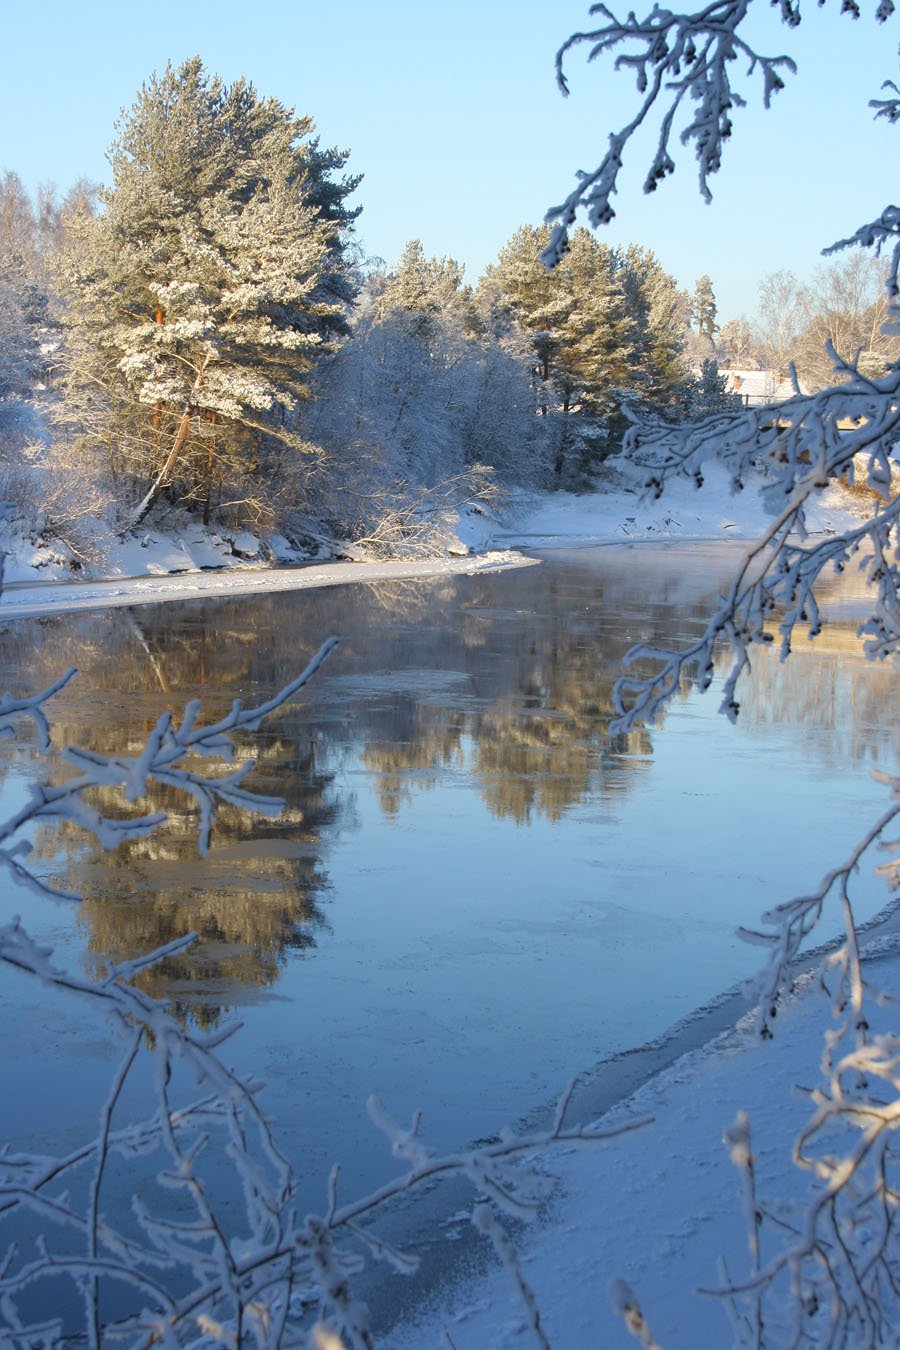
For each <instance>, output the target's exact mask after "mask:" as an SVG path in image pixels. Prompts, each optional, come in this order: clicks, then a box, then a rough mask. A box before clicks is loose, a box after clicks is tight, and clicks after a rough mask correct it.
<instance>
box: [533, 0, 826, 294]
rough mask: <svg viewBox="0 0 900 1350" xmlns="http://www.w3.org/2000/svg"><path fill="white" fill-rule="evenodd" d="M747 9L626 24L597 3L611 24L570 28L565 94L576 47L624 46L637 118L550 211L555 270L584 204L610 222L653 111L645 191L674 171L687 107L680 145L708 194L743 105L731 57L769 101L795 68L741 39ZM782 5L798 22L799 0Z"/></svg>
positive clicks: (664, 13) (661, 15)
mask: <svg viewBox="0 0 900 1350" xmlns="http://www.w3.org/2000/svg"><path fill="white" fill-rule="evenodd" d="M749 6H750V0H717V2H716V3H712V4H710V5H707V6H706V7H705V8H703V9H700V10H697V11H695V12H694V13H690V14H675V13H672V12H671V11H670V10H667V9H663V8H661V7H660V6H659V5H658V4H654V6H653V9H652V10H651V11H650V13H649V14H647V15H646V16H645V17H644V18H640V19H639V18H638V17H637V16H636V15H635V14H634V12H631V13H629V15H628V17H627V18H626V19H624V20H621V19H618V18H616V16H615V14H614V13H613V12H612V10H611V9H609V8H608V7H607V6H606V5H605V4H595V5H592V6H591V13H592V14H599V15H601V16H602V18H603V19H604V20H605V23H603V24H602V25H601V27H599V28H595V29H593V30H592V31H590V32H585V33H573V34H572V36H571V37H570V38H569V39H568V40H567V41H566V42H565V43H564V44H563V46H562V47H561V48H560V50H559V52H558V54H557V57H556V71H557V82H558V84H559V86H560V89H561V90H562V91H563V93H568V88H569V86H568V80H567V78H566V75H565V73H564V64H565V60H566V57H567V56H568V55H569V53H570V52H571V51H572V50H573V48H575V47H578V46H581V45H582V44H583V43H587V44H588V45H589V52H588V60H589V61H593V60H595V59H596V58H597V57H598V56H603V55H606V54H607V53H610V52H613V51H614V50H616V49H618V48H624V50H622V51H620V53H619V55H618V56H617V57H616V59H615V63H614V68H615V69H616V70H617V71H619V70H623V71H626V72H629V73H631V74H633V76H634V80H635V85H636V88H637V92H638V106H637V108H636V111H635V113H634V115H633V117H631V118H630V119H629V120H628V121H627V122H626V123H625V124H624V125H623V126H622V127H621V128H620V129H619V130H618V131H616V132H612V133H611V134H610V136H609V149H608V150H607V152H606V154H605V155H604V157H603V160H602V161H601V163H600V165H599V167H598V168H597V169H595V170H594V171H593V172H592V173H584V172H582V173H579V175H578V186H577V187H575V188H573V190H572V192H570V193H569V195H568V197H567V198H566V199H565V201H564V202H562V203H561V204H560V205H559V206H555V207H553V208H552V209H551V210H550V211H548V212H547V220H548V221H557V222H558V223H557V224H556V226H555V228H554V231H553V235H552V237H551V241H550V244H549V246H548V247H547V249H546V251H545V253H544V261H545V262H546V263H547V265H548V266H551V267H552V266H555V265H556V263H558V262H559V261H560V259H561V258H562V256H563V254H564V252H565V249H566V243H567V239H568V231H569V229H570V227H571V226H572V225H573V224H574V223H575V218H576V213H577V211H578V208H579V207H582V206H584V207H586V208H587V212H588V220H589V222H590V224H591V225H592V226H593V227H594V228H596V227H597V226H598V225H601V224H606V223H607V222H608V221H610V220H612V218H613V216H614V215H615V212H614V210H613V208H612V205H611V202H610V198H611V197H612V196H613V195H614V193H615V192H616V187H617V182H618V177H619V172H620V170H621V168H622V163H623V156H624V152H625V150H626V148H627V146H628V143H629V141H630V140H631V138H632V136H633V135H634V134H635V132H636V131H637V130H638V128H639V127H640V126H641V125H642V124H643V123H644V122H645V121H646V120H647V119H648V117H649V116H650V114H651V113H659V130H658V136H657V143H656V150H655V153H654V155H653V158H652V160H651V162H650V165H649V168H648V169H647V172H646V176H645V179H644V191H645V192H654V191H655V190H656V187H657V185H658V184H659V183H660V182H661V181H662V180H663V179H664V178H666V177H668V175H669V174H671V173H674V171H675V161H674V159H673V157H672V154H671V149H670V147H671V143H672V137H673V135H674V134H675V131H676V116H677V115H678V114H679V113H680V112H683V113H685V114H686V116H685V121H686V125H685V126H684V128H683V130H681V132H680V135H679V139H680V141H681V144H682V145H688V144H689V143H691V142H693V145H694V150H695V154H696V158H697V163H698V166H699V171H700V192H701V194H702V196H703V197H704V198H705V199H706V200H707V201H709V200H711V196H712V194H711V192H710V189H709V178H710V175H711V174H713V173H715V172H716V170H717V169H718V168H719V166H720V164H721V161H722V152H723V148H724V144H725V142H726V141H727V140H728V139H729V137H730V136H731V132H732V114H733V110H734V109H735V108H740V107H743V106H745V102H746V100H745V99H744V98H743V96H742V95H741V94H740V93H739V92H738V91H737V89H735V88H734V85H733V82H732V75H731V68H732V63H733V62H735V61H738V60H741V61H743V62H745V63H746V69H747V73H748V75H752V74H753V73H754V72H755V71H757V70H758V72H759V75H760V77H761V80H762V97H763V103H764V105H765V106H766V107H768V106H769V103H770V101H771V98H772V95H773V94H775V93H777V92H778V90H779V89H783V88H784V79H783V76H784V74H785V73H790V74H794V73H795V71H796V66H795V64H794V62H793V61H792V60H791V58H790V57H789V56H763V55H762V54H761V53H759V52H757V51H755V50H754V49H753V48H752V47H751V46H750V45H749V44H748V43H747V42H746V41H744V39H743V37H742V36H741V33H740V31H739V30H740V26H741V24H742V23H743V22H744V20H745V19H746V17H747V12H748V9H749ZM781 11H782V17H783V18H784V20H785V22H786V23H787V24H788V25H790V26H794V25H795V24H797V23H798V22H799V20H800V13H799V7H798V6H797V5H796V4H795V3H794V0H781ZM658 105H659V106H658Z"/></svg>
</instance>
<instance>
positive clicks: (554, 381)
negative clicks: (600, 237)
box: [485, 225, 634, 475]
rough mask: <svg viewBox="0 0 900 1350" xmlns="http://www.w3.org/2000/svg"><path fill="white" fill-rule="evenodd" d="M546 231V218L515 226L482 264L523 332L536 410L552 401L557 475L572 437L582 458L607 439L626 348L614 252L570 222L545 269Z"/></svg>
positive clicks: (624, 379) (624, 375)
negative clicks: (492, 260)
mask: <svg viewBox="0 0 900 1350" xmlns="http://www.w3.org/2000/svg"><path fill="white" fill-rule="evenodd" d="M549 239H550V231H549V228H548V227H547V226H540V227H538V228H537V229H535V228H534V227H533V226H530V225H528V226H524V227H523V228H522V229H520V230H518V231H517V232H516V234H515V235H514V236H513V238H512V239H511V240H510V242H509V244H507V246H506V248H505V249H503V250H502V252H501V253H500V256H499V258H498V260H497V263H496V264H495V266H493V267H491V268H489V269H488V271H487V275H486V278H485V285H486V286H488V287H495V288H496V290H497V291H498V293H499V295H500V297H501V298H502V301H503V302H504V303H505V304H506V306H507V307H508V308H509V310H510V311H511V312H512V313H513V314H514V315H515V316H516V318H517V319H518V321H519V322H520V323H521V324H522V326H523V327H524V328H525V330H526V331H527V332H528V333H529V334H530V335H531V339H532V343H533V347H534V352H535V368H534V369H535V375H536V377H537V378H538V380H539V381H540V382H541V384H542V386H543V388H544V391H545V397H544V399H543V400H542V406H543V410H544V411H545V412H547V411H549V410H550V409H551V408H554V409H556V410H557V411H558V412H560V413H561V414H562V415H563V419H564V420H563V427H562V436H561V438H560V444H559V450H558V452H557V456H556V471H557V475H561V474H562V471H563V468H564V465H565V461H566V457H567V455H568V454H569V452H570V450H571V448H572V447H573V445H574V444H575V443H576V441H577V440H580V441H581V443H582V445H583V447H585V453H586V455H587V458H588V459H589V458H590V457H591V456H592V455H593V454H594V452H596V451H599V452H600V453H601V454H602V453H606V452H608V450H609V449H610V448H611V447H612V442H613V440H614V437H615V435H616V433H617V427H618V410H619V405H620V399H619V394H618V391H619V390H621V389H622V388H623V387H627V386H628V385H629V384H630V383H631V370H632V365H633V357H634V352H633V346H632V342H631V340H630V336H629V334H630V329H631V325H630V323H629V320H628V316H627V314H626V305H625V294H624V290H623V285H622V275H621V269H620V266H619V259H618V256H617V255H616V254H615V253H614V252H613V251H612V250H611V249H609V248H607V247H606V245H604V244H600V243H598V242H597V240H596V239H595V238H594V236H593V235H592V234H590V233H589V232H588V231H587V230H582V229H578V230H575V231H574V232H573V233H572V236H571V238H570V240H569V248H568V251H567V253H566V255H565V257H564V258H563V260H562V262H561V263H560V264H559V266H558V267H556V268H555V269H554V270H553V272H552V273H548V272H547V270H546V268H545V267H544V264H543V263H542V262H541V260H540V254H541V252H542V250H543V249H544V248H546V246H547V244H548V243H549ZM576 423H579V424H580V425H576ZM585 453H583V454H582V459H584V458H585ZM581 467H582V468H589V465H588V464H587V463H584V464H582V466H581Z"/></svg>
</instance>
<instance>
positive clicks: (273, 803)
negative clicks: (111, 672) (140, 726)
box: [0, 638, 337, 898]
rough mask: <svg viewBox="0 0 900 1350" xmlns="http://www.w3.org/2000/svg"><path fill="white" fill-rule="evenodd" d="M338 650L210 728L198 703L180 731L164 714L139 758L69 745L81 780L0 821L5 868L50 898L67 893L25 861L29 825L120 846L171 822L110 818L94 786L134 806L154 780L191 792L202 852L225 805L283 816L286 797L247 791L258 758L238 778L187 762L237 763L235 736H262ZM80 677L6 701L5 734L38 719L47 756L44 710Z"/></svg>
mask: <svg viewBox="0 0 900 1350" xmlns="http://www.w3.org/2000/svg"><path fill="white" fill-rule="evenodd" d="M336 644H337V639H336V638H329V639H328V640H327V641H326V642H324V643H323V644H322V646H321V647H320V648H319V651H318V652H317V653H316V655H315V656H314V657H313V658H312V660H311V661H310V662H309V664H308V665H307V666H306V668H305V669H304V670H303V671H302V672H301V673H300V674H299V675H298V676H297V678H296V679H294V680H292V681H291V683H290V684H288V685H286V686H285V687H284V688H283V689H282V690H280V691H279V693H278V694H276V695H274V696H273V697H272V698H270V699H267V700H266V701H265V702H263V703H261V704H259V705H258V706H257V707H255V708H245V707H244V706H243V704H242V703H241V701H240V700H239V699H237V700H235V702H234V703H233V704H232V707H231V711H230V712H228V713H227V714H226V715H225V716H224V717H223V718H221V719H220V720H219V721H218V722H214V723H211V724H210V725H209V726H198V725H197V719H198V717H199V714H200V706H201V705H200V701H199V700H198V699H194V700H192V701H191V702H190V703H188V704H187V706H186V707H185V710H184V714H183V716H182V720H181V725H180V726H178V725H177V724H176V722H175V719H174V718H173V715H172V713H170V712H166V713H163V715H162V716H161V717H160V718H159V720H158V722H157V723H156V726H155V727H154V729H153V731H152V732H151V733H150V735H149V737H148V738H147V742H146V745H145V747H144V750H143V751H142V752H141V754H140V755H138V756H137V757H136V758H134V759H129V758H126V757H125V756H122V755H103V754H100V753H99V752H97V751H93V750H82V749H78V748H76V747H73V746H69V747H67V748H66V749H64V750H63V751H62V752H61V753H62V758H63V759H64V760H66V761H67V762H68V763H70V764H72V765H74V766H75V767H76V768H78V769H80V770H81V772H80V774H79V775H78V776H77V777H75V778H70V779H69V780H68V781H67V782H65V783H63V784H62V785H61V786H59V787H41V786H38V787H35V788H33V789H32V795H31V800H30V801H28V802H27V803H26V804H25V806H23V807H21V808H20V810H19V811H17V812H16V813H15V814H14V815H12V816H10V817H9V819H7V820H5V821H3V822H0V864H2V865H4V866H5V867H6V868H7V869H8V871H9V872H10V873H11V874H12V875H13V876H14V877H15V879H16V880H17V881H19V882H21V883H23V884H25V885H28V886H30V887H31V888H33V889H36V890H38V891H40V892H41V893H43V894H47V895H54V896H60V895H65V893H64V892H60V891H56V890H54V889H53V888H52V887H51V886H49V885H48V884H47V883H46V882H44V881H42V880H40V879H39V878H38V877H37V876H36V875H35V874H34V873H33V872H32V871H31V870H30V869H29V868H28V867H26V866H25V865H24V863H23V862H22V859H23V858H24V857H26V856H27V854H28V852H29V847H30V846H29V845H28V842H27V840H23V839H22V837H21V835H22V831H23V830H24V829H25V827H27V826H28V825H30V824H32V823H33V822H37V821H47V820H69V821H72V822H74V823H75V824H77V825H80V826H81V827H82V828H84V829H86V830H88V831H90V833H92V834H93V835H95V837H96V838H97V839H98V840H99V842H100V843H101V844H102V845H103V846H104V848H115V847H116V846H117V845H118V844H119V843H121V842H122V841H123V840H125V839H136V838H139V837H141V836H143V835H147V834H152V833H153V831H154V830H156V829H158V828H159V827H160V826H161V825H163V824H164V823H165V820H166V816H165V813H164V812H153V813H152V814H150V815H143V816H131V817H127V818H125V819H121V818H119V817H112V816H104V815H102V814H101V813H100V812H99V811H97V810H95V809H94V807H92V806H90V805H89V804H88V803H87V802H86V801H85V793H87V792H88V791H89V790H90V789H91V788H97V787H105V788H110V787H112V788H120V789H122V791H123V795H124V797H125V800H126V801H127V802H129V803H130V802H134V801H136V800H138V799H139V798H141V797H143V796H145V795H146V793H147V789H148V784H149V783H150V781H151V780H152V781H154V782H157V783H162V784H166V785H168V786H170V787H173V788H176V789H179V790H180V791H183V792H186V793H187V794H188V795H189V796H190V797H192V798H193V800H194V802H195V803H196V805H197V807H198V811H199V820H198V835H199V847H200V851H201V852H202V853H206V852H207V851H208V849H209V839H210V832H211V829H212V822H213V817H214V814H215V808H216V805H217V804H218V803H220V802H227V803H230V804H231V805H235V806H238V807H241V808H242V809H243V810H247V811H257V812H261V813H262V814H264V815H268V816H273V815H277V814H278V813H279V812H280V811H281V809H282V807H283V805H284V803H283V802H282V801H281V799H280V798H278V797H263V796H260V795H259V794H257V793H253V792H250V791H248V790H247V789H246V788H244V787H242V786H241V784H242V781H243V779H244V778H245V777H246V775H247V774H248V773H249V772H250V770H251V769H252V768H253V761H252V760H250V761H248V762H247V763H245V764H243V765H241V766H240V767H239V768H238V769H236V770H234V772H232V773H228V774H224V775H221V776H219V777H206V776H204V775H202V774H199V773H197V772H195V771H194V770H192V769H189V768H187V767H184V761H185V760H186V759H187V758H188V756H189V755H205V756H213V757H215V758H217V759H220V760H224V761H226V762H227V761H230V760H231V759H232V757H233V755H234V742H233V740H232V739H231V735H232V733H233V732H235V731H245V730H246V731H255V730H256V729H257V727H258V726H259V725H260V722H261V721H262V720H263V719H264V718H265V717H268V716H270V715H271V714H272V713H273V712H275V711H277V709H279V708H281V707H283V706H284V705H285V704H286V703H288V702H289V701H290V700H291V699H292V698H293V697H294V696H295V695H296V694H298V693H299V692H300V690H301V689H302V688H303V687H304V685H306V684H307V683H308V682H309V680H310V679H311V678H312V676H313V675H314V674H315V672H316V671H317V670H318V669H319V667H320V666H321V664H322V662H323V661H324V660H325V659H326V657H327V656H328V654H329V652H330V651H332V650H333V648H334V647H335V646H336ZM74 674H75V672H74V670H70V671H69V672H68V673H67V674H66V675H64V676H62V678H61V679H59V680H57V681H56V683H55V684H53V685H51V686H50V687H49V688H48V689H45V690H43V691H42V692H41V693H39V694H36V695H34V696H33V697H31V698H27V699H17V700H14V699H12V698H10V697H9V696H8V695H5V696H4V698H3V700H0V735H8V734H11V733H12V724H13V721H14V719H15V718H17V717H23V716H27V717H30V718H31V719H32V721H34V723H35V724H36V726H37V728H38V731H39V734H40V737H41V746H42V748H43V749H44V750H45V751H46V750H47V749H48V748H49V727H48V723H47V719H46V715H45V713H44V710H43V709H44V704H46V703H47V702H48V701H49V699H50V698H52V697H53V695H54V694H56V693H58V692H59V691H60V690H61V689H62V688H64V686H65V685H66V684H67V683H68V681H69V680H70V679H71V678H72V676H73V675H74ZM69 898H71V897H69Z"/></svg>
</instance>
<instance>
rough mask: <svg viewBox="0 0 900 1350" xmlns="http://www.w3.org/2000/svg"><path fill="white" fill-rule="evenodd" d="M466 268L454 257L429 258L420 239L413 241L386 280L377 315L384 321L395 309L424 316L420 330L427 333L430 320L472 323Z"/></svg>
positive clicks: (382, 286)
mask: <svg viewBox="0 0 900 1350" xmlns="http://www.w3.org/2000/svg"><path fill="white" fill-rule="evenodd" d="M464 275H465V267H464V266H463V264H462V263H459V262H457V261H456V259H455V258H449V257H443V258H427V257H426V256H425V250H424V249H423V247H422V241H421V239H410V240H409V242H408V243H407V244H406V247H405V248H404V250H403V253H402V255H401V257H400V261H399V262H398V263H397V266H396V267H395V268H394V269H393V270H392V271H391V272H388V273H387V274H386V275H385V277H384V278H383V281H382V284H381V287H380V290H379V294H378V297H377V300H376V312H377V314H378V317H379V318H383V317H384V316H385V315H386V314H389V313H390V312H391V311H392V310H405V311H406V312H407V313H409V314H416V315H421V316H423V317H422V318H421V320H420V322H419V325H418V329H419V331H421V332H422V333H423V334H427V331H428V317H427V316H429V315H430V316H440V317H441V318H444V319H446V318H449V317H451V316H453V317H458V318H460V319H462V320H463V321H464V323H465V324H466V326H471V324H472V321H473V306H472V288H471V286H467V285H466V284H465V282H464V280H463V277H464Z"/></svg>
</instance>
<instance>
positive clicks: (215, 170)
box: [68, 57, 357, 525]
mask: <svg viewBox="0 0 900 1350" xmlns="http://www.w3.org/2000/svg"><path fill="white" fill-rule="evenodd" d="M312 130H313V124H312V122H311V121H310V119H309V118H307V117H297V116H295V114H294V113H293V111H289V110H287V109H285V108H284V107H283V106H282V104H280V103H279V102H278V101H277V100H275V99H262V98H260V97H259V95H258V94H257V93H256V91H255V89H254V88H253V86H252V85H250V84H248V83H246V82H245V81H244V80H239V81H237V82H236V83H235V84H233V85H231V86H230V87H226V86H225V85H224V84H223V83H222V81H221V80H220V79H219V78H218V77H212V78H211V77H209V76H208V75H207V73H206V71H205V70H204V67H203V65H202V62H201V61H200V59H199V57H194V58H192V59H191V60H189V61H186V62H185V63H184V64H183V65H182V66H181V67H180V68H179V69H178V70H173V69H172V67H171V66H169V67H167V69H166V71H165V72H164V73H163V75H162V76H157V75H154V76H153V77H152V78H151V80H150V82H149V83H148V84H147V85H145V86H144V87H143V89H142V90H141V93H140V95H139V96H138V99H137V101H136V102H135V104H134V106H133V107H132V109H131V111H130V112H129V113H127V114H126V115H125V116H124V117H123V119H122V121H121V122H120V123H119V125H118V127H117V132H118V135H117V138H116V140H115V141H114V143H113V145H112V148H111V150H110V153H109V158H110V162H111V165H112V170H113V186H112V188H111V189H110V190H109V191H108V192H106V193H105V194H104V206H105V210H104V211H103V214H102V215H101V216H99V217H97V218H96V219H93V220H91V219H84V220H82V221H81V223H80V227H79V228H78V229H76V230H75V231H74V233H75V235H76V238H75V241H74V243H75V246H74V247H73V248H72V249H71V250H70V251H69V254H68V266H69V273H68V283H69V291H70V297H71V301H70V308H69V313H68V325H69V328H70V330H71V335H72V336H71V344H70V347H71V368H70V371H69V376H68V385H69V390H70V395H71V396H72V397H73V398H77V399H79V402H80V410H81V414H82V422H83V431H84V440H85V442H86V443H88V444H90V443H93V444H101V445H103V446H104V447H105V449H106V452H107V453H108V455H109V459H110V464H111V466H112V468H113V469H114V471H117V472H120V473H123V474H124V475H126V477H127V478H128V479H129V480H130V481H132V482H134V483H135V484H138V485H140V486H141V487H142V488H143V490H144V495H143V499H142V501H141V502H140V504H139V505H138V506H137V507H136V508H135V510H134V512H133V514H132V517H131V519H130V521H129V524H131V525H134V524H137V523H139V522H140V520H141V519H143V517H144V516H145V515H146V513H147V511H149V509H150V508H151V506H152V505H153V503H154V502H155V501H156V499H157V497H158V495H159V494H160V492H161V491H162V490H163V489H164V488H169V489H171V490H176V489H177V492H178V494H179V496H180V497H181V498H182V499H184V500H187V501H189V502H190V501H193V502H202V504H203V507H204V513H205V516H206V518H208V516H209V511H210V502H211V495H212V490H213V483H214V481H216V480H217V481H218V482H219V483H220V484H221V483H222V482H223V481H225V482H227V480H228V478H229V476H232V475H234V474H235V473H242V474H247V473H248V472H249V473H250V474H256V475H263V476H264V473H265V470H266V467H267V453H268V452H269V451H270V449H271V447H272V446H273V444H279V445H280V446H281V447H282V452H283V449H284V447H287V449H288V450H289V451H294V452H301V451H303V450H305V449H308V447H307V446H306V445H305V443H304V442H303V441H302V439H301V438H300V437H299V436H298V435H297V433H296V432H295V431H294V429H293V427H292V413H293V411H294V409H295V408H296V407H297V406H298V404H299V403H300V402H301V401H302V400H303V399H304V398H305V397H306V394H307V385H306V382H305V379H304V376H305V374H306V372H307V371H308V370H309V369H310V366H311V363H312V362H313V360H314V359H315V357H316V355H317V353H318V352H320V351H322V350H323V349H325V348H326V347H327V346H328V343H329V340H330V339H332V338H334V337H335V336H336V335H337V334H339V333H341V332H342V331H344V328H345V317H344V315H345V301H346V299H347V298H348V297H349V295H350V287H349V282H348V267H347V264H346V262H345V260H344V240H345V237H346V235H345V231H346V227H347V226H348V224H349V223H350V222H351V220H352V218H353V214H354V213H352V212H349V211H348V210H347V209H346V208H345V206H344V198H345V197H346V195H347V194H348V193H349V192H350V191H352V190H353V188H354V187H355V186H356V181H357V180H355V179H344V180H343V181H342V182H335V181H334V180H333V179H332V178H331V177H330V174H331V172H332V171H333V170H334V169H335V168H339V167H342V165H343V163H344V158H345V157H344V156H343V155H341V154H339V153H338V152H336V151H333V152H323V151H321V150H319V148H318V142H317V141H316V140H310V139H309V137H310V133H311V131H312Z"/></svg>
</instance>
